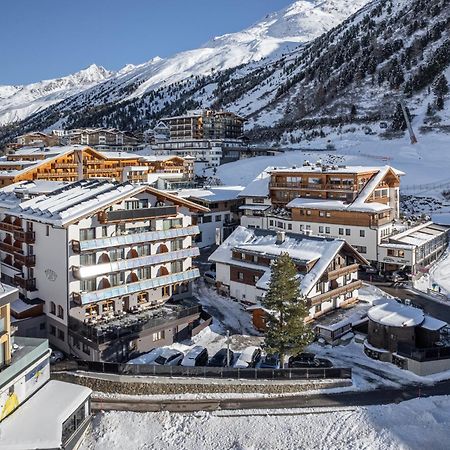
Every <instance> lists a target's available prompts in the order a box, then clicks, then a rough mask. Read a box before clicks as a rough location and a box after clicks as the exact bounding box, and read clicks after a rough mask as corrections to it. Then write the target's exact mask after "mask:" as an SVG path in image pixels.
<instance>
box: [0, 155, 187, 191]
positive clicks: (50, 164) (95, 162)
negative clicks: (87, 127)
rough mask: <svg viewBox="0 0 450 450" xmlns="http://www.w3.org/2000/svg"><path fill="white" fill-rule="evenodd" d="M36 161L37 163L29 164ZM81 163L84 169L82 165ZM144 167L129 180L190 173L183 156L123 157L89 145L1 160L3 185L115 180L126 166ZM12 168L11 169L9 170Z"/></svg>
mask: <svg viewBox="0 0 450 450" xmlns="http://www.w3.org/2000/svg"><path fill="white" fill-rule="evenodd" d="M30 162H35V164H30ZM80 165H81V169H82V170H79V169H80ZM136 166H139V167H142V168H143V170H141V171H139V172H130V177H131V178H132V179H130V180H129V181H133V182H145V181H146V179H147V175H148V174H152V173H184V174H186V177H188V176H189V172H190V167H189V166H188V164H187V163H186V162H185V160H184V159H183V158H180V157H177V156H175V157H173V158H168V159H165V160H161V159H157V160H151V159H145V158H142V157H140V156H135V157H134V156H131V157H122V156H121V153H120V152H118V153H117V156H115V155H111V154H110V153H109V154H108V155H107V156H106V155H105V154H103V153H101V152H98V151H96V150H94V149H92V148H90V147H85V148H83V149H76V148H74V149H73V150H71V151H68V152H61V153H57V154H56V155H55V154H51V153H50V156H49V155H46V154H45V152H41V153H36V154H12V155H8V156H7V160H6V162H5V163H2V162H0V171H1V172H3V173H2V174H1V175H0V187H1V186H7V185H9V184H13V183H17V182H19V181H32V180H51V181H69V182H70V181H77V180H79V179H80V178H82V179H89V178H110V179H113V180H116V181H127V180H124V179H123V178H124V176H123V171H124V168H126V167H136ZM8 172H9V173H8Z"/></svg>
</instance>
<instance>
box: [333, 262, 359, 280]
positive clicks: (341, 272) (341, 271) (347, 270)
mask: <svg viewBox="0 0 450 450" xmlns="http://www.w3.org/2000/svg"><path fill="white" fill-rule="evenodd" d="M358 267H359V265H358V264H352V265H351V266H346V267H341V268H340V269H336V270H330V271H329V272H328V273H327V274H326V279H327V280H328V281H332V280H336V279H337V278H339V277H341V276H343V275H346V274H348V273H353V272H357V271H358Z"/></svg>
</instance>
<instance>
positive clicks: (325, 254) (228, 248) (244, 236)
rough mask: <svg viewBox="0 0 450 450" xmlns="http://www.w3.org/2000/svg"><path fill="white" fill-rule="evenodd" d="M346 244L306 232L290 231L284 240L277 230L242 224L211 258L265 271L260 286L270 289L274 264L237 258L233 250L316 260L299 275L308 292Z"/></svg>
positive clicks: (304, 260) (302, 259) (301, 259)
mask: <svg viewBox="0 0 450 450" xmlns="http://www.w3.org/2000/svg"><path fill="white" fill-rule="evenodd" d="M344 245H345V241H343V240H340V239H329V238H322V237H316V236H306V235H302V234H294V233H286V234H285V239H284V241H283V242H282V243H279V242H277V233H276V232H274V231H270V230H260V229H248V228H245V227H242V226H240V227H238V228H236V230H235V231H234V232H233V233H232V234H231V235H230V236H229V237H228V239H226V240H225V242H224V243H223V244H222V245H221V246H219V247H218V248H217V250H216V251H215V252H214V253H213V254H212V255H211V256H210V258H209V259H210V261H213V262H216V263H223V264H233V265H242V266H248V267H251V268H253V269H257V270H260V271H263V272H265V273H264V275H262V276H261V278H260V279H259V280H258V282H257V285H256V286H257V287H258V288H259V289H263V290H266V289H267V287H268V282H269V281H270V267H266V266H261V265H257V264H253V263H251V262H248V261H236V260H233V258H232V252H233V250H241V251H243V252H251V253H255V254H257V255H262V256H267V257H269V258H276V257H278V256H279V255H281V254H282V253H288V254H289V256H290V257H291V258H292V259H294V260H295V261H297V262H301V263H303V264H310V263H314V266H313V267H312V269H311V270H310V271H309V272H308V273H307V274H305V275H299V279H300V289H301V291H302V293H303V294H304V295H307V294H308V293H309V292H310V291H311V289H312V288H313V286H314V285H315V284H316V283H317V281H318V280H319V279H320V277H321V276H322V274H323V273H324V271H325V270H326V268H327V267H328V266H329V264H330V263H331V262H332V260H333V258H334V257H335V256H336V254H337V253H338V252H339V251H340V250H341V248H342V247H343V246H344Z"/></svg>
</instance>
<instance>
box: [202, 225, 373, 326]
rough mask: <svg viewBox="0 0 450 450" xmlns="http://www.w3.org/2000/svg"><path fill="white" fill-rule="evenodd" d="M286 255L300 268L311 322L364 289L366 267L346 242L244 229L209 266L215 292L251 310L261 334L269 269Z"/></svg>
mask: <svg viewBox="0 0 450 450" xmlns="http://www.w3.org/2000/svg"><path fill="white" fill-rule="evenodd" d="M282 253H288V254H289V256H291V258H292V259H293V261H294V263H295V264H296V266H297V270H298V273H299V281H300V291H301V294H302V295H303V296H304V297H305V299H306V301H307V302H308V306H309V308H310V309H309V318H310V319H311V320H312V319H314V318H316V317H319V316H321V315H322V314H324V313H326V312H329V311H331V310H333V309H336V308H339V307H342V306H344V305H347V304H349V303H352V302H354V301H356V300H357V298H358V289H359V288H360V287H361V285H362V282H361V281H360V280H358V264H366V263H367V261H366V260H365V259H364V258H363V257H362V256H361V255H360V254H359V253H358V252H357V251H355V250H354V248H353V247H351V246H350V245H348V244H347V243H346V242H345V241H344V240H340V239H330V238H324V237H313V236H306V235H301V234H295V233H285V232H284V231H278V232H275V231H271V230H261V229H250V228H244V227H242V226H240V227H238V228H237V229H236V230H235V231H234V232H233V233H232V234H231V236H230V237H229V238H228V239H227V240H226V241H225V242H224V243H223V244H222V245H221V246H220V247H219V248H218V249H217V250H216V251H215V252H214V253H213V254H212V255H211V257H210V258H209V260H210V261H211V262H214V263H216V274H217V275H216V281H217V290H218V291H219V292H221V293H223V294H225V295H229V296H230V297H231V298H233V299H236V300H238V301H239V302H241V303H243V304H245V305H247V306H249V307H250V310H251V311H253V320H254V323H255V326H257V327H258V328H260V329H263V328H264V308H263V307H262V306H261V301H262V299H263V297H264V296H265V295H266V293H267V290H268V288H269V282H270V277H271V268H270V266H271V263H272V261H273V260H274V259H276V258H277V257H278V256H279V255H280V254H282Z"/></svg>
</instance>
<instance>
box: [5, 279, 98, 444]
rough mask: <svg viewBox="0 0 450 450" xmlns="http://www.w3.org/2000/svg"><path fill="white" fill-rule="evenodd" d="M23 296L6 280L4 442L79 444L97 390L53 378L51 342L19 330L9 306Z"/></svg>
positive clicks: (85, 428) (87, 422)
mask: <svg viewBox="0 0 450 450" xmlns="http://www.w3.org/2000/svg"><path fill="white" fill-rule="evenodd" d="M17 296H18V291H17V289H16V288H13V287H12V286H8V285H6V284H4V283H2V284H1V285H0V422H1V424H0V434H1V439H0V447H1V448H35V449H48V448H55V449H56V448H67V449H68V448H77V447H78V445H79V444H80V442H81V440H82V438H83V436H84V433H85V431H86V430H87V429H88V427H89V424H90V419H91V411H90V401H89V399H90V396H91V390H90V389H89V388H86V387H83V386H77V385H75V384H69V383H63V382H61V381H49V380H50V363H49V357H50V352H51V351H50V349H49V347H48V341H47V340H46V339H33V338H23V337H17V336H15V334H14V330H15V328H14V326H13V325H12V324H11V322H10V306H9V305H10V303H11V302H13V301H16V300H17ZM25 402H26V404H25V405H23V404H24V403H25Z"/></svg>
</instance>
